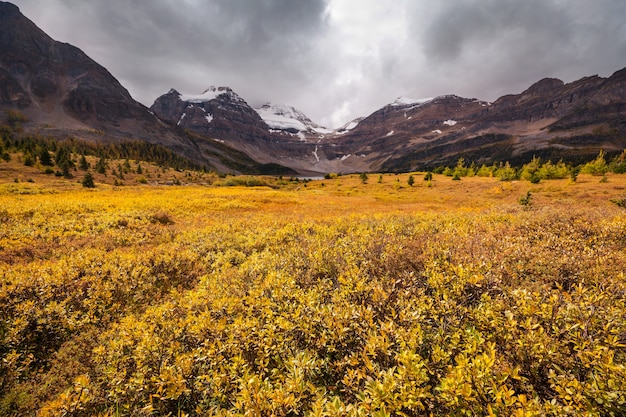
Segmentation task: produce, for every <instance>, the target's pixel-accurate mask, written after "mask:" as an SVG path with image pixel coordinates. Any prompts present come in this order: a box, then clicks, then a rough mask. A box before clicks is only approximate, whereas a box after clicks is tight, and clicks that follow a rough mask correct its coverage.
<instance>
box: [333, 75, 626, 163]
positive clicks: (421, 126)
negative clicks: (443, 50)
mask: <svg viewBox="0 0 626 417" xmlns="http://www.w3.org/2000/svg"><path fill="white" fill-rule="evenodd" d="M625 92H626V69H623V70H620V71H617V72H616V73H614V74H613V75H612V76H610V77H608V78H602V77H598V76H593V77H585V78H582V79H580V80H578V81H574V82H572V83H567V84H566V83H564V82H563V81H561V80H557V79H549V78H548V79H544V80H541V81H539V82H537V83H535V84H533V85H532V86H531V87H529V88H528V89H527V90H525V91H523V92H522V93H520V94H511V95H507V96H504V97H501V98H499V99H497V100H496V101H495V102H493V103H488V102H485V101H481V100H477V99H468V98H462V97H458V96H455V95H448V96H440V97H436V98H434V99H425V100H410V99H399V100H396V101H395V102H393V103H391V104H389V105H386V106H384V107H383V108H381V109H379V110H377V111H375V112H374V113H372V114H371V115H369V116H368V117H366V118H364V119H363V120H362V121H360V122H359V123H358V125H357V126H356V127H355V128H354V129H352V130H350V131H348V132H347V133H345V134H344V135H341V136H335V137H333V138H332V139H331V140H330V141H329V143H328V145H330V146H332V149H334V150H335V154H334V155H331V153H330V152H328V151H327V152H326V154H327V155H329V156H330V158H331V159H340V160H342V163H341V165H340V168H341V169H345V170H346V171H349V170H351V164H352V161H351V159H352V160H354V159H358V163H359V164H360V166H363V165H365V166H368V167H369V168H370V170H383V171H410V170H414V169H423V168H429V167H434V166H437V165H449V164H454V163H455V162H456V160H458V159H459V157H464V158H465V160H466V161H473V162H476V163H479V164H480V163H493V162H498V161H506V160H508V161H511V162H512V163H524V162H527V161H528V160H530V159H531V158H532V157H533V156H539V157H542V158H544V159H561V158H563V159H566V160H571V161H574V162H576V161H580V160H584V159H588V158H592V157H593V156H595V155H597V154H598V152H599V151H600V150H601V149H602V150H604V151H608V152H617V151H621V150H623V149H625V148H626V94H625ZM355 155H358V158H355V157H354V156H355Z"/></svg>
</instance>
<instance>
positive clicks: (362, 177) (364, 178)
mask: <svg viewBox="0 0 626 417" xmlns="http://www.w3.org/2000/svg"><path fill="white" fill-rule="evenodd" d="M359 179H360V180H361V182H362V183H363V184H366V183H367V179H368V178H367V174H366V173H365V172H361V175H359Z"/></svg>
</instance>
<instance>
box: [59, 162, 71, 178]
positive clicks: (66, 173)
mask: <svg viewBox="0 0 626 417" xmlns="http://www.w3.org/2000/svg"><path fill="white" fill-rule="evenodd" d="M61 174H62V175H63V177H64V178H68V179H69V178H74V176H73V175H72V173H71V172H70V164H69V162H68V161H63V162H62V163H61Z"/></svg>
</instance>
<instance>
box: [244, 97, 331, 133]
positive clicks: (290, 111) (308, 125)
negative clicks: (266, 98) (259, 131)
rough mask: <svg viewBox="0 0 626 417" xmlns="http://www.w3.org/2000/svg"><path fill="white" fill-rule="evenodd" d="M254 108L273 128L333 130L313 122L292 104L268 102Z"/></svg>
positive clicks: (317, 131)
mask: <svg viewBox="0 0 626 417" xmlns="http://www.w3.org/2000/svg"><path fill="white" fill-rule="evenodd" d="M254 110H255V111H256V112H257V113H258V114H259V116H260V117H261V119H263V121H264V122H265V124H266V125H268V126H269V127H270V128H271V129H277V130H290V131H298V132H309V131H313V132H316V133H322V134H327V133H332V132H333V131H332V130H329V129H326V128H325V127H324V126H320V125H318V124H317V123H314V122H312V121H311V119H309V118H308V117H307V116H306V115H305V114H304V113H302V112H301V111H300V110H298V109H295V108H293V107H291V106H285V105H282V104H271V103H266V104H264V105H263V106H261V107H260V108H258V109H254Z"/></svg>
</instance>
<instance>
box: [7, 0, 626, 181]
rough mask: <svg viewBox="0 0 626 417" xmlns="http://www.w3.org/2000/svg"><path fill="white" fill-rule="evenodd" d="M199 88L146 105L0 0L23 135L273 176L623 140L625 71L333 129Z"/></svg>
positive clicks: (519, 158) (11, 104)
mask: <svg viewBox="0 0 626 417" xmlns="http://www.w3.org/2000/svg"><path fill="white" fill-rule="evenodd" d="M197 93H199V94H190V93H189V92H179V91H177V90H176V89H174V88H172V89H170V90H169V91H168V92H166V93H165V94H163V95H162V96H160V97H158V98H157V99H156V100H155V101H154V103H153V104H152V106H151V107H150V108H147V107H145V106H144V105H142V104H140V103H138V102H137V101H135V100H134V99H133V98H132V97H131V95H130V94H129V92H128V91H127V90H126V89H125V88H124V87H123V86H122V85H121V84H120V83H119V82H118V81H117V80H116V79H115V78H114V77H113V76H112V75H111V74H110V73H109V72H108V71H107V70H106V69H105V68H104V67H102V66H100V65H99V64H97V63H96V62H95V61H93V60H92V59H90V58H89V57H88V56H87V55H86V54H84V53H83V52H82V51H81V50H79V49H78V48H76V47H74V46H72V45H69V44H65V43H60V42H57V41H54V40H53V39H51V38H50V37H49V36H48V35H46V34H45V33H44V32H43V31H41V30H40V29H39V28H38V27H37V26H36V25H35V24H34V23H33V22H31V21H30V20H28V19H27V18H26V17H24V16H23V15H22V14H21V13H20V11H19V9H18V8H17V7H16V6H14V5H12V4H10V3H6V2H0V108H1V109H3V110H5V113H7V112H8V110H10V109H13V110H17V111H19V112H20V114H23V115H24V116H25V120H26V121H25V122H24V123H23V124H22V126H21V128H22V129H23V130H22V132H21V134H38V135H41V136H44V137H53V138H57V139H59V140H64V139H66V138H69V137H73V138H78V139H82V140H85V141H88V142H93V143H99V144H111V143H123V142H125V141H145V142H148V143H150V144H153V145H158V146H162V147H164V148H166V149H169V150H170V151H173V152H175V153H176V154H178V155H179V156H182V157H184V158H187V159H188V160H190V162H191V163H193V164H195V165H197V166H204V167H206V168H208V169H212V170H215V171H217V172H224V173H251V174H276V175H278V174H290V175H295V174H299V175H320V174H324V173H329V172H336V173H348V172H366V171H367V172H370V171H388V172H406V171H412V170H418V169H428V168H433V167H436V166H442V165H453V164H455V163H456V161H457V160H458V159H459V158H464V159H465V161H467V162H474V163H476V164H483V163H484V164H491V163H495V162H502V161H509V162H511V163H513V164H520V163H524V162H527V161H528V160H530V159H531V158H532V157H533V156H537V157H541V158H542V159H551V160H560V159H562V160H564V161H571V162H580V161H583V160H587V159H591V158H593V157H595V156H596V155H597V154H598V152H599V151H600V150H603V151H605V152H607V153H609V154H611V153H617V152H621V151H622V150H624V149H625V148H626V69H622V70H619V71H617V72H615V73H614V74H613V75H612V76H610V77H608V78H603V77H599V76H590V77H586V78H583V79H580V80H578V81H574V82H572V83H564V82H562V81H560V80H558V79H551V78H547V79H543V80H541V81H538V82H537V83H535V84H534V85H532V86H530V87H529V88H528V89H527V90H525V91H523V92H522V93H519V94H511V95H507V96H504V97H500V98H499V99H497V100H495V101H494V102H486V101H483V100H480V99H476V98H463V97H458V96H456V95H443V96H439V97H435V98H431V99H409V98H406V97H401V98H398V99H397V100H396V101H394V102H393V103H389V104H388V105H386V106H384V107H382V108H381V109H379V110H377V111H375V112H374V113H372V114H371V115H369V116H367V117H364V118H359V119H356V120H354V121H352V122H348V123H347V124H346V125H345V126H343V127H342V128H339V129H336V130H331V129H326V128H325V127H323V126H320V125H318V124H316V123H315V122H313V121H311V120H310V119H309V118H308V117H307V116H306V115H304V114H303V113H302V112H300V111H299V110H297V109H294V108H293V107H290V106H287V105H276V104H271V103H267V104H266V105H263V106H262V107H260V108H256V109H255V108H252V107H251V106H250V105H249V104H248V103H247V102H246V101H245V99H244V98H242V97H240V96H239V95H238V94H237V93H236V92H234V91H233V90H232V89H230V88H228V87H209V88H208V89H207V90H205V91H204V92H197ZM7 114H8V113H7ZM1 122H2V120H0V123H1Z"/></svg>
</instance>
